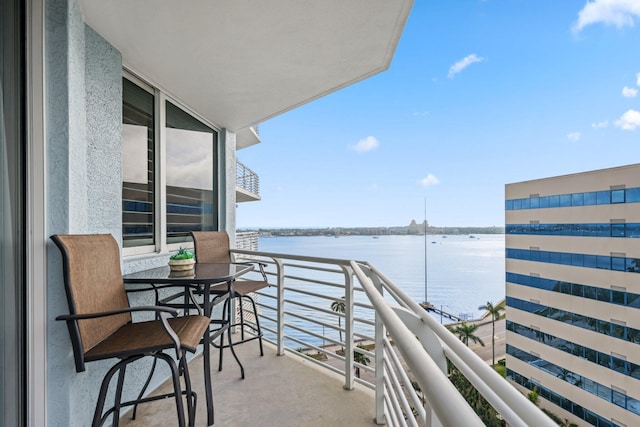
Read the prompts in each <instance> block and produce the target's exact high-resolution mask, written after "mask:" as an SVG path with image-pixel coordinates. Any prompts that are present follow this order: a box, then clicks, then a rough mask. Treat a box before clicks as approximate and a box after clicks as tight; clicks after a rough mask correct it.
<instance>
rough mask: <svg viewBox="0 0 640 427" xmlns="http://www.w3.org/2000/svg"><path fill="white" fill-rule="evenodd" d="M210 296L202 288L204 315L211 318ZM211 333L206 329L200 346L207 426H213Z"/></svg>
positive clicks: (205, 288)
mask: <svg viewBox="0 0 640 427" xmlns="http://www.w3.org/2000/svg"><path fill="white" fill-rule="evenodd" d="M210 298H211V295H210V293H209V286H208V285H206V286H205V287H204V304H203V305H204V313H205V314H204V315H205V316H207V317H209V318H211V301H210ZM210 350H211V331H210V328H209V327H207V329H206V331H205V332H204V343H203V345H202V353H203V355H202V359H203V361H204V392H205V399H206V401H207V425H209V426H210V425H213V389H212V387H211V353H210Z"/></svg>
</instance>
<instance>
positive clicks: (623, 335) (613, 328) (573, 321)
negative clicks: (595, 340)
mask: <svg viewBox="0 0 640 427" xmlns="http://www.w3.org/2000/svg"><path fill="white" fill-rule="evenodd" d="M506 303H507V306H508V307H512V308H515V309H518V310H522V311H526V312H527V313H532V314H536V315H538V316H542V317H546V318H548V319H553V320H557V321H559V322H562V323H566V324H568V325H573V326H576V327H578V328H583V329H587V330H590V331H594V332H597V333H600V334H603V335H608V336H611V337H613V338H618V339H621V340H624V341H629V342H632V343H634V344H640V330H639V329H635V328H631V327H629V326H625V325H619V324H617V323H613V322H607V321H606V320H600V319H595V318H593V317H588V316H584V315H582V314H577V313H571V312H569V311H565V310H558V309H557V308H553V307H548V306H546V305H542V304H538V303H535V302H532V301H524V300H521V299H518V298H513V297H507V298H506Z"/></svg>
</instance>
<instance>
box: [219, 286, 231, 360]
mask: <svg viewBox="0 0 640 427" xmlns="http://www.w3.org/2000/svg"><path fill="white" fill-rule="evenodd" d="M229 299H230V298H227V299H226V300H225V301H224V305H223V306H222V320H223V321H224V320H227V319H226V317H227V314H228V313H229V311H228V308H229V307H228V305H227V304H229ZM228 321H229V324H228V326H227V327H229V328H230V327H231V326H230V325H231V319H228ZM223 351H224V332H223V333H221V334H220V354H219V356H218V371H222V353H223Z"/></svg>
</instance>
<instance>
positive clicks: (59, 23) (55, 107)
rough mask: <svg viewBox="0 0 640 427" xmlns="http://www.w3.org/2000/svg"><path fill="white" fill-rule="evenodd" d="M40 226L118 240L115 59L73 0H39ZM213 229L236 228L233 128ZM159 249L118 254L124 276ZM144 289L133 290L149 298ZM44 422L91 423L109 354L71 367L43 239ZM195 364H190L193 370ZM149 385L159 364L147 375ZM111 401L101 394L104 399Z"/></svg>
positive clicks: (142, 373) (62, 302) (135, 381)
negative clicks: (43, 90) (42, 96)
mask: <svg viewBox="0 0 640 427" xmlns="http://www.w3.org/2000/svg"><path fill="white" fill-rule="evenodd" d="M46 20H47V21H46V41H45V55H46V58H45V61H46V84H47V101H46V102H47V103H46V108H47V136H46V144H47V171H46V176H47V212H46V214H47V227H48V234H49V235H51V234H56V233H58V234H65V233H111V234H112V235H114V237H115V238H116V239H117V240H118V241H119V242H120V241H121V237H122V213H121V208H122V166H121V164H122V159H121V150H122V57H121V55H120V53H119V52H118V51H117V50H116V49H115V48H114V47H113V46H111V45H110V44H109V43H108V42H107V41H106V40H104V39H103V38H102V37H101V36H100V35H98V34H97V33H96V32H95V31H93V29H91V28H90V27H88V26H87V25H86V24H85V23H84V22H83V20H82V14H81V11H80V8H79V6H78V3H77V0H47V1H46ZM220 142H221V149H220V156H221V157H222V158H221V160H222V161H221V172H220V175H221V178H222V179H221V183H220V187H219V189H220V192H221V196H220V202H221V206H220V209H221V213H220V223H221V226H222V227H223V228H225V229H227V230H228V231H229V232H230V234H231V235H233V233H234V231H235V134H234V133H230V132H227V131H223V132H221V135H220ZM166 260H167V254H151V255H145V256H137V257H128V258H127V259H123V261H122V268H123V272H124V273H125V274H126V273H129V272H132V271H138V270H142V269H146V268H152V267H157V266H160V265H164V264H165V263H166ZM151 298H152V296H151V295H147V296H142V295H141V296H135V297H132V300H131V302H132V304H133V305H143V304H147V305H150V304H151V303H152V302H153V301H152V299H151ZM47 310H48V312H47V315H48V323H47V340H48V344H47V351H48V354H47V385H46V386H47V419H48V420H47V425H48V426H52V427H56V426H60V427H69V426H71V427H73V426H87V425H90V424H91V419H92V416H93V410H94V407H95V402H96V399H97V395H98V389H99V385H100V382H101V381H102V378H103V376H104V374H105V372H106V371H107V370H108V369H109V368H110V367H111V366H112V365H113V362H112V361H108V362H92V363H88V364H86V371H85V372H82V373H76V372H75V365H74V361H73V354H72V349H71V343H70V340H69V335H68V331H67V328H66V325H65V324H64V323H62V322H57V321H55V317H56V316H58V315H60V314H63V313H68V305H67V300H66V296H65V292H64V283H63V276H62V259H61V256H60V252H59V250H58V249H57V248H56V247H54V246H53V244H52V243H51V242H48V265H47ZM149 365H150V363H148V361H144V362H136V364H135V366H133V369H128V371H127V380H126V382H125V395H124V396H123V399H124V400H130V399H133V398H134V397H135V396H136V395H137V393H138V391H139V390H140V388H141V386H142V384H143V382H144V380H145V379H146V373H147V372H148V367H149ZM196 369H197V368H196ZM154 378H156V380H155V381H154V382H153V383H152V385H151V387H150V390H153V388H155V387H156V386H157V385H158V384H160V383H161V382H162V381H164V379H166V378H168V371H167V370H166V369H161V370H160V371H159V372H157V374H156V375H155V376H154ZM110 402H112V399H111V397H110V396H108V397H107V404H110Z"/></svg>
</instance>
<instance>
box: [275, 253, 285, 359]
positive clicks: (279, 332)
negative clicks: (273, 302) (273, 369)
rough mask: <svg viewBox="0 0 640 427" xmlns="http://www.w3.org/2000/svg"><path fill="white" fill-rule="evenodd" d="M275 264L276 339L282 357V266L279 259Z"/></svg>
mask: <svg viewBox="0 0 640 427" xmlns="http://www.w3.org/2000/svg"><path fill="white" fill-rule="evenodd" d="M274 261H275V263H276V277H277V278H278V279H277V281H276V286H277V287H278V288H277V295H278V300H277V314H276V317H277V326H276V329H277V339H278V356H283V355H284V265H283V263H282V260H281V259H279V258H276V259H274Z"/></svg>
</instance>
